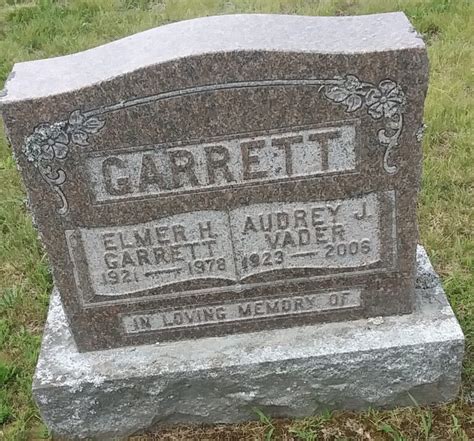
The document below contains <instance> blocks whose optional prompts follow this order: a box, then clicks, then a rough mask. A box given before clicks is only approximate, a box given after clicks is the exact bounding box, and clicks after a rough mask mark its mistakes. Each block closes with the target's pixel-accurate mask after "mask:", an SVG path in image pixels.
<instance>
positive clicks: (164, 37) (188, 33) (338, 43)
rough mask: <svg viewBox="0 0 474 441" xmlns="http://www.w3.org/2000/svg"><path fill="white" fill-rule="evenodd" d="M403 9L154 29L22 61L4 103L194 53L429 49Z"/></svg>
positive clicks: (218, 19)
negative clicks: (109, 41)
mask: <svg viewBox="0 0 474 441" xmlns="http://www.w3.org/2000/svg"><path fill="white" fill-rule="evenodd" d="M423 47H424V43H423V41H422V39H421V38H420V37H419V35H418V34H417V33H416V31H415V30H414V29H413V27H412V25H411V24H410V22H409V21H408V19H407V17H406V16H405V14H403V13H402V12H395V13H386V14H373V15H361V16H352V17H304V16H293V15H273V14H238V15H221V16H213V17H203V18H197V19H193V20H187V21H181V22H177V23H172V24H169V25H166V26H161V27H157V28H154V29H150V30H148V31H145V32H141V33H139V34H135V35H132V36H130V37H126V38H123V39H121V40H117V41H114V42H112V43H109V44H106V45H103V46H99V47H96V48H93V49H89V50H86V51H84V52H80V53H76V54H72V55H66V56H63V57H57V58H50V59H45V60H37V61H29V62H23V63H17V64H15V66H14V68H13V71H12V74H11V75H10V78H9V79H8V80H7V83H6V85H5V89H4V90H3V92H1V93H0V104H6V103H7V102H15V101H22V100H29V99H37V98H42V97H46V96H49V95H56V94H61V93H65V92H70V91H72V90H77V89H81V88H83V87H87V86H91V85H93V84H97V83H100V82H102V81H105V80H109V79H111V78H114V77H117V76H120V75H123V74H126V73H128V72H132V71H134V70H137V69H140V68H143V67H146V66H150V65H154V64H160V63H164V62H167V61H170V60H175V59H179V58H185V57H190V56H196V55H202V54H210V53H219V52H233V51H278V52H308V53H323V54H349V53H368V52H381V51H389V50H400V49H410V48H423Z"/></svg>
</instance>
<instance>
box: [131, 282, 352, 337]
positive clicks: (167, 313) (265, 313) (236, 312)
mask: <svg viewBox="0 0 474 441" xmlns="http://www.w3.org/2000/svg"><path fill="white" fill-rule="evenodd" d="M360 294H361V290H360V289H348V290H344V291H333V292H325V293H313V294H311V293H310V294H302V295H297V296H291V297H276V298H268V299H264V300H256V299H248V300H245V301H240V302H229V303H224V304H216V305H209V306H201V307H192V308H175V309H167V310H162V311H152V312H145V313H135V314H127V315H124V316H122V325H123V328H124V330H125V333H127V334H136V333H141V332H150V331H158V330H162V329H176V328H185V327H190V326H196V325H212V324H218V323H226V322H236V321H246V320H253V319H256V318H261V319H265V318H272V317H281V316H291V315H297V314H311V313H317V312H323V311H328V310H339V309H352V308H356V307H359V306H360V305H361V298H360Z"/></svg>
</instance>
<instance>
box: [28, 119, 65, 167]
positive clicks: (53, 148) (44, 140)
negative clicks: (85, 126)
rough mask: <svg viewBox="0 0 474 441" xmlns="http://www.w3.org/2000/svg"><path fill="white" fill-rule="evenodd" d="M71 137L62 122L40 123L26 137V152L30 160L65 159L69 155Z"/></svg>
mask: <svg viewBox="0 0 474 441" xmlns="http://www.w3.org/2000/svg"><path fill="white" fill-rule="evenodd" d="M68 143H69V138H68V136H67V134H66V133H65V132H64V130H63V125H62V124H53V125H49V124H40V125H39V126H37V127H36V128H35V130H34V132H33V134H32V135H30V136H29V137H28V138H26V142H25V147H24V153H25V155H26V158H27V159H28V161H30V162H38V161H40V160H43V159H44V160H48V161H50V160H52V159H54V158H59V159H64V158H65V157H66V156H67V152H68V146H67V144H68Z"/></svg>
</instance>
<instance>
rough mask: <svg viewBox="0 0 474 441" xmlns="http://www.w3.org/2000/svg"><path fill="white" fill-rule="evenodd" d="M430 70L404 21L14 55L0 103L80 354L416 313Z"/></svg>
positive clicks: (279, 20)
mask: <svg viewBox="0 0 474 441" xmlns="http://www.w3.org/2000/svg"><path fill="white" fill-rule="evenodd" d="M335 20H337V21H338V22H337V25H335ZM427 75H428V66H427V56H426V49H425V46H424V44H423V42H422V40H421V39H420V38H419V36H418V35H417V33H416V32H414V30H413V29H412V27H411V25H410V23H409V22H408V20H407V19H406V17H405V16H404V15H403V14H398V13H394V14H384V15H380V16H361V17H346V18H337V19H334V18H327V17H326V18H325V17H318V18H316V17H298V16H276V15H275V16H271V15H235V16H221V17H209V18H203V19H198V20H191V21H186V22H181V23H176V24H172V25H168V26H164V27H160V28H156V29H152V30H150V31H147V32H144V33H141V34H138V35H135V36H132V37H129V38H125V39H123V40H119V41H116V42H113V43H110V44H108V45H105V46H101V47H98V48H95V49H92V50H89V51H85V52H82V53H78V54H74V55H69V56H65V57H59V58H54V59H49V60H40V61H34V62H26V63H19V64H16V65H15V67H14V70H13V74H12V75H11V77H10V78H9V80H8V81H7V83H6V86H5V91H4V93H3V96H2V98H1V99H0V103H1V112H2V116H3V120H4V123H5V126H6V130H7V134H8V137H9V140H10V141H11V144H12V146H13V149H14V152H15V156H16V160H17V162H18V165H19V168H20V170H21V173H22V176H23V179H24V182H25V185H26V189H27V193H28V199H29V204H30V207H31V210H32V212H33V216H34V219H35V221H36V224H37V226H38V230H39V233H40V236H41V239H42V242H43V244H44V246H45V248H46V250H47V253H48V256H49V259H50V262H51V265H52V269H53V274H54V280H55V283H56V285H57V288H58V291H59V293H60V296H61V300H62V303H63V305H64V308H65V312H66V315H67V317H68V320H69V323H70V326H71V330H72V333H73V335H74V339H75V341H76V344H77V345H78V348H79V350H80V351H88V350H97V349H104V348H112V347H119V346H129V345H137V344H144V343H154V342H162V341H166V340H180V339H187V338H199V337H205V336H216V335H223V334H229V333H236V332H248V331H257V330H262V329H270V328H279V327H288V326H295V325H303V324H311V323H316V322H328V321H341V320H348V319H357V318H363V317H371V316H384V315H393V314H405V313H410V312H412V310H413V304H414V283H415V250H416V244H417V239H418V235H417V224H416V211H415V209H416V201H417V192H418V187H419V183H420V172H421V143H420V137H419V136H418V135H419V130H420V127H422V113H423V102H424V98H425V93H426V89H427Z"/></svg>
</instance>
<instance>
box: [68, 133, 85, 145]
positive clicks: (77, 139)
mask: <svg viewBox="0 0 474 441" xmlns="http://www.w3.org/2000/svg"><path fill="white" fill-rule="evenodd" d="M71 139H72V142H73V143H74V144H79V145H89V143H88V141H87V139H88V135H87V133H86V132H83V131H82V130H75V131H74V132H73V133H72V136H71Z"/></svg>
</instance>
